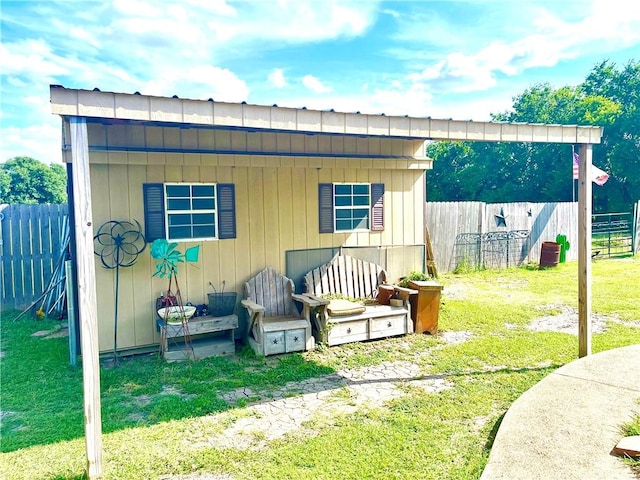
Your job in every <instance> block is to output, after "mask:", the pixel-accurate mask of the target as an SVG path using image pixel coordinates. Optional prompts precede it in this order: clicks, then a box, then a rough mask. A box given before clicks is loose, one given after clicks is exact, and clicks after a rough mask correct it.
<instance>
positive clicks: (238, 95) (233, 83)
mask: <svg viewBox="0 0 640 480" xmlns="http://www.w3.org/2000/svg"><path fill="white" fill-rule="evenodd" d="M142 90H143V92H144V94H145V95H159V96H173V95H175V94H180V96H183V97H188V98H193V99H207V98H213V99H214V100H219V101H225V102H242V101H246V100H247V98H248V96H249V88H248V87H247V84H246V83H245V82H244V81H243V80H240V79H239V78H238V77H237V76H236V75H235V74H234V73H233V72H231V71H230V70H227V69H224V68H218V67H215V66H212V65H197V66H193V67H190V68H187V69H185V70H174V71H172V72H167V74H166V75H164V76H162V77H161V78H156V79H153V80H150V81H148V82H147V83H146V84H145V85H144V86H143V88H142Z"/></svg>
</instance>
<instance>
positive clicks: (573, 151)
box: [571, 145, 576, 203]
mask: <svg viewBox="0 0 640 480" xmlns="http://www.w3.org/2000/svg"><path fill="white" fill-rule="evenodd" d="M574 155H575V150H574V148H573V145H571V168H572V170H571V198H572V201H573V203H575V202H576V180H575V178H573V162H574V161H575V157H574Z"/></svg>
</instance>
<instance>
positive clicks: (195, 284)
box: [90, 127, 425, 352]
mask: <svg viewBox="0 0 640 480" xmlns="http://www.w3.org/2000/svg"><path fill="white" fill-rule="evenodd" d="M140 128H141V127H140ZM91 131H92V132H93V133H91V134H90V145H93V144H94V143H93V142H94V139H95V141H97V142H99V141H100V139H104V138H105V137H106V139H107V142H109V141H115V139H116V138H118V139H121V140H123V141H125V142H127V141H130V142H139V141H140V139H139V138H140V137H139V135H140V131H139V130H134V131H131V132H128V131H127V129H126V128H124V129H123V128H119V129H117V131H115V132H114V133H113V135H112V132H111V129H108V130H107V132H106V135H105V132H104V130H103V127H98V128H93V127H92V129H91ZM168 132H171V133H169V134H168ZM174 133H175V132H174V131H173V129H168V128H162V129H159V128H152V127H145V128H144V134H145V136H146V138H147V141H148V142H149V141H151V142H160V144H162V142H165V141H166V140H167V138H169V140H170V142H172V143H173V144H174V145H181V144H184V143H185V142H186V143H189V144H191V145H195V144H197V145H198V146H200V147H202V146H211V145H215V146H216V148H230V147H231V145H232V144H233V145H234V147H235V146H239V145H240V146H241V145H247V146H250V145H251V142H254V141H255V136H247V135H246V134H244V133H242V132H234V133H233V134H232V133H230V132H226V134H222V135H218V133H219V132H217V131H216V132H215V134H214V133H213V132H209V131H204V132H203V131H198V132H197V133H196V134H193V133H190V134H188V135H182V136H181V137H180V136H179V135H178V136H176V135H174ZM282 135H283V134H272V135H267V134H262V137H261V138H260V140H261V143H260V146H261V148H264V147H265V145H266V146H269V147H273V148H276V147H277V148H283V149H285V148H286V146H287V144H290V145H291V148H295V149H298V148H310V149H317V150H324V149H326V148H329V149H334V148H338V149H340V148H341V149H345V148H353V149H354V150H356V151H357V152H358V153H364V149H365V143H366V147H367V151H376V149H379V148H381V145H382V144H383V143H388V144H389V146H390V150H395V149H397V148H398V146H399V147H402V144H401V143H399V144H398V146H396V145H394V142H384V140H383V141H380V139H378V140H376V141H369V142H363V141H362V139H357V140H355V142H353V141H351V140H349V141H347V142H345V140H344V139H339V138H338V139H336V138H333V137H326V136H325V137H321V136H317V137H310V138H309V139H305V140H304V142H302V143H301V142H300V139H295V140H291V141H289V142H288V141H287V140H286V138H285V137H286V135H285V136H284V137H282V138H281V136H282ZM127 139H128V140H127ZM249 139H250V140H249ZM247 140H249V141H247ZM252 148H253V147H252ZM390 153H391V152H390ZM90 160H91V185H92V202H93V203H92V204H93V218H94V222H95V225H96V229H97V228H98V227H99V226H100V225H101V224H103V223H104V222H107V221H109V220H128V221H133V220H137V221H139V222H140V224H141V225H142V227H143V228H144V209H143V204H142V184H143V183H146V182H214V183H218V182H221V183H233V184H234V185H235V189H236V190H235V195H236V222H237V238H236V239H228V240H218V241H207V242H197V244H199V245H200V260H199V262H198V263H197V264H196V265H191V264H185V265H181V266H180V270H179V274H178V282H179V286H180V289H181V293H182V298H183V300H184V301H185V302H187V301H188V302H191V303H193V304H200V303H207V293H208V292H210V291H211V288H210V287H209V282H211V283H212V284H213V285H214V286H215V288H216V289H218V290H220V289H221V287H222V282H223V281H224V282H225V284H226V286H225V290H226V291H236V292H237V293H238V295H239V297H241V296H242V294H243V291H242V290H243V286H244V282H245V281H247V280H248V279H249V278H251V277H252V276H254V275H255V274H256V273H258V272H259V271H260V270H262V269H263V268H264V267H266V266H272V267H273V268H275V269H277V270H278V271H281V272H285V271H286V264H285V252H286V251H287V250H304V249H314V248H319V247H336V246H383V245H396V246H402V245H415V244H422V243H423V241H424V240H423V235H424V234H423V228H424V227H423V225H424V207H423V203H424V195H425V183H424V171H423V170H418V169H410V168H408V167H407V163H406V161H405V163H404V164H403V165H402V167H403V168H404V169H397V167H398V163H399V162H401V161H399V160H395V159H366V158H353V159H352V158H334V157H306V156H304V155H299V156H298V155H295V156H287V155H283V156H262V155H251V156H248V155H232V154H181V153H152V152H149V153H145V152H128V153H127V152H124V151H113V152H109V153H108V154H107V153H105V152H99V151H92V152H91V153H90ZM333 182H349V183H384V185H385V197H384V201H385V212H384V215H385V229H384V231H381V232H355V233H329V234H319V233H318V184H319V183H333ZM191 245H194V243H191V242H183V243H182V244H181V245H180V248H181V250H183V251H184V249H185V248H187V247H189V246H191ZM403 250H404V249H401V248H399V249H394V250H393V253H392V254H391V255H392V256H393V261H394V262H396V263H397V264H398V265H415V264H419V263H420V262H419V259H415V258H413V257H415V253H414V252H413V251H412V252H410V253H406V254H405V253H403ZM407 250H408V249H407ZM409 257H411V258H409ZM97 262H98V263H97V267H96V276H97V286H98V317H99V341H100V350H101V351H103V352H107V351H109V350H111V349H112V348H113V323H114V322H113V320H114V313H115V310H114V299H115V271H113V270H106V269H104V268H102V267H101V266H100V264H99V260H97ZM154 271H155V261H153V259H152V258H151V256H150V250H149V248H147V249H146V250H145V251H144V252H143V253H142V254H141V255H140V257H139V258H138V261H137V263H136V264H135V265H134V266H133V267H130V268H125V269H121V270H120V292H119V295H120V301H119V308H118V346H119V347H120V348H122V349H126V348H136V347H143V346H150V345H154V344H156V343H157V342H158V339H159V338H158V333H157V332H156V329H155V323H154V321H155V312H154V305H155V299H156V297H157V296H158V295H159V294H160V292H166V290H167V285H168V281H167V280H166V279H159V278H152V274H153V272H154Z"/></svg>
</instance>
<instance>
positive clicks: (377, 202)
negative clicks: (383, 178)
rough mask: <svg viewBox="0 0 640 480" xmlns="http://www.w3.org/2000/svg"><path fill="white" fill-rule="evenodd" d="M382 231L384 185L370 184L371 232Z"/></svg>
mask: <svg viewBox="0 0 640 480" xmlns="http://www.w3.org/2000/svg"><path fill="white" fill-rule="evenodd" d="M382 230H384V183H372V184H371V231H372V232H380V231H382Z"/></svg>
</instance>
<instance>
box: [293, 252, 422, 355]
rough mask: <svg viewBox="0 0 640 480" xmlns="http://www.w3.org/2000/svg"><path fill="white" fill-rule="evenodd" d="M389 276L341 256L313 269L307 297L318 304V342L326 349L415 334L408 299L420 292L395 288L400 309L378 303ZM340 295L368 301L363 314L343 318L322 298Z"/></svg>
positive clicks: (308, 277)
mask: <svg viewBox="0 0 640 480" xmlns="http://www.w3.org/2000/svg"><path fill="white" fill-rule="evenodd" d="M386 280H387V274H386V272H385V271H384V269H383V268H382V267H381V266H380V265H376V264H374V263H370V262H367V261H365V260H361V259H357V258H353V257H350V256H349V255H338V256H336V257H334V258H333V259H332V260H331V261H330V262H329V263H327V264H325V265H322V266H320V267H318V268H314V269H313V270H311V271H310V272H309V273H307V274H306V275H305V277H304V282H305V289H306V293H305V295H306V296H307V297H309V298H310V299H312V300H315V301H316V302H317V303H318V306H317V307H316V312H317V315H316V316H315V317H314V320H315V321H314V335H315V336H316V340H317V341H319V342H322V343H326V344H327V345H340V344H342V343H349V342H359V341H363V340H373V339H376V338H385V337H391V336H396V335H405V334H408V333H413V321H412V319H411V305H410V303H409V297H410V296H411V295H412V294H417V293H418V292H417V290H413V289H410V288H402V287H399V286H395V285H389V286H388V287H389V288H391V287H393V290H394V297H395V298H396V299H399V300H400V303H401V304H400V305H399V306H393V305H380V304H376V303H375V299H376V298H377V296H378V290H379V287H380V286H381V285H383V284H386ZM326 295H338V296H346V297H351V298H356V299H366V300H367V302H366V304H365V306H364V311H362V312H359V313H352V314H344V315H343V314H341V313H340V312H335V311H333V310H332V309H331V304H330V301H329V300H327V299H326V298H322V296H326Z"/></svg>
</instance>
